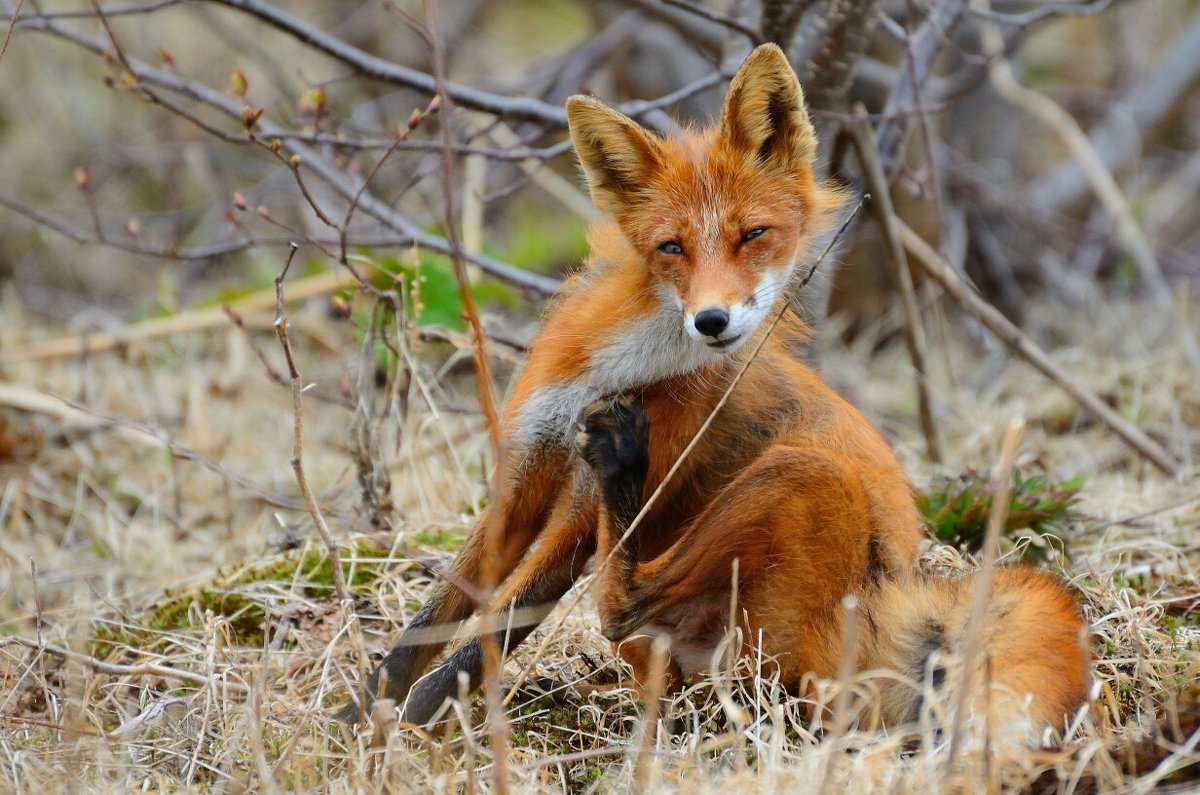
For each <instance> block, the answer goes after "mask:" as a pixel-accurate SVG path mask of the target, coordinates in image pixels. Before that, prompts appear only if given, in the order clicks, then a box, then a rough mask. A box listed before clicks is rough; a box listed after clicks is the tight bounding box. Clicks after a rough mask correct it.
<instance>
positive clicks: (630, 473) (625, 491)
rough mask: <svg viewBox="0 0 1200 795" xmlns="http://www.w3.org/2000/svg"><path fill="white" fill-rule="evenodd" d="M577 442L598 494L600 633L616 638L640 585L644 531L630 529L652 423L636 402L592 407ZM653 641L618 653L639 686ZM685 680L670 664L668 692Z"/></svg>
mask: <svg viewBox="0 0 1200 795" xmlns="http://www.w3.org/2000/svg"><path fill="white" fill-rule="evenodd" d="M581 425H582V428H581V429H580V431H579V433H578V434H576V444H577V446H578V447H579V450H580V453H581V455H582V456H583V459H584V461H586V462H587V464H588V465H589V466H590V467H591V469H592V473H593V477H594V478H595V488H596V490H597V492H598V496H599V516H598V517H597V529H596V577H597V583H596V588H597V589H598V593H597V599H596V601H597V604H598V606H599V612H600V626H601V631H602V632H603V633H604V635H605V636H606V637H610V638H611V637H613V629H612V628H613V626H614V624H615V623H618V622H619V621H620V620H621V618H622V617H623V616H624V615H626V613H627V611H628V609H629V605H630V604H631V597H630V591H631V589H632V588H633V587H634V586H635V584H636V583H635V579H634V574H635V572H636V570H637V565H638V557H639V550H640V547H641V545H640V543H639V532H638V529H637V528H634V531H633V532H632V533H629V534H628V537H626V534H627V531H628V530H629V527H630V525H631V524H632V523H633V520H634V519H635V518H636V517H637V514H638V512H639V511H640V510H641V508H642V504H643V496H644V493H645V489H646V472H647V470H648V468H649V463H650V451H649V439H650V437H649V433H650V422H649V420H648V419H647V418H646V413H645V412H644V411H643V410H642V405H641V403H640V402H639V401H637V400H636V399H631V398H627V397H620V398H617V399H616V400H613V399H607V398H606V399H603V400H600V401H596V402H595V403H593V404H591V405H590V406H589V407H588V408H587V410H586V411H585V412H584V418H583V421H582V423H581ZM650 643H651V639H650V638H649V637H647V636H639V637H636V638H629V639H623V642H622V643H620V644H618V645H617V646H616V649H617V652H618V653H619V654H620V655H621V657H622V658H623V659H624V660H625V661H626V662H627V663H629V665H630V666H631V667H632V668H633V672H634V680H635V681H633V682H626V683H623V685H631V686H634V687H639V688H640V685H641V684H644V683H646V682H647V681H648V677H649V676H650V675H651V671H650V666H651V655H650ZM682 681H683V677H682V673H681V671H680V669H679V666H678V664H676V662H675V661H674V660H669V661H668V667H667V670H666V671H665V682H664V685H665V686H664V689H663V690H664V692H671V691H673V690H675V689H676V687H677V686H678V685H679V684H680V683H681V682H682Z"/></svg>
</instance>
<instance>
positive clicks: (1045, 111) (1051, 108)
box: [983, 27, 1200, 372]
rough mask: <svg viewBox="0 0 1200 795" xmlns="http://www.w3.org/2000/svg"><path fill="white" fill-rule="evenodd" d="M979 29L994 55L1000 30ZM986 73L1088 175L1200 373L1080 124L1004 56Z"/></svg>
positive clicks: (1146, 251) (1192, 342)
mask: <svg viewBox="0 0 1200 795" xmlns="http://www.w3.org/2000/svg"><path fill="white" fill-rule="evenodd" d="M983 34H984V35H983V41H984V46H985V47H987V48H988V49H989V50H990V51H991V53H992V54H993V55H997V56H998V54H999V50H1000V48H1001V43H1000V40H999V39H1000V34H999V33H998V32H997V31H996V30H995V29H993V28H990V27H985V29H984V31H983ZM990 73H991V78H992V85H993V86H994V87H995V88H996V91H997V92H998V93H999V94H1000V96H1002V97H1004V99H1005V100H1006V101H1007V102H1009V103H1010V104H1012V105H1014V106H1015V107H1018V108H1020V109H1021V110H1023V111H1025V112H1026V113H1029V114H1030V115H1032V116H1034V117H1036V118H1038V119H1040V120H1041V121H1042V123H1043V124H1046V125H1047V126H1049V127H1050V128H1051V129H1053V130H1054V131H1055V132H1056V133H1057V134H1058V136H1059V137H1060V138H1061V139H1062V141H1063V143H1064V144H1065V145H1066V147H1067V149H1068V150H1069V151H1070V152H1071V154H1072V155H1074V156H1075V159H1076V160H1077V161H1078V162H1079V164H1080V167H1081V168H1082V169H1083V172H1084V174H1085V175H1086V177H1087V180H1088V184H1089V185H1091V187H1092V190H1093V191H1094V192H1095V193H1096V197H1097V198H1098V199H1099V200H1100V203H1101V204H1102V205H1103V206H1104V209H1105V210H1106V211H1107V212H1108V213H1109V215H1111V216H1112V218H1113V221H1114V223H1115V226H1116V232H1117V239H1118V240H1119V241H1120V243H1121V246H1122V248H1124V249H1125V251H1126V253H1128V254H1129V256H1130V257H1131V258H1132V259H1133V261H1134V263H1135V264H1136V265H1137V268H1138V271H1139V272H1140V274H1141V277H1142V280H1143V281H1144V282H1145V283H1146V284H1147V285H1148V286H1149V287H1150V291H1151V294H1152V295H1153V296H1154V300H1155V302H1156V303H1157V304H1158V305H1159V308H1160V309H1161V310H1162V311H1164V312H1166V313H1168V314H1169V315H1171V318H1172V321H1173V322H1174V324H1175V327H1176V332H1177V334H1178V337H1179V341H1180V346H1181V348H1182V349H1183V355H1184V359H1185V360H1186V361H1187V363H1188V366H1189V367H1191V368H1192V370H1194V371H1196V372H1200V344H1198V343H1197V342H1196V336H1195V334H1194V333H1193V332H1192V329H1191V327H1190V326H1189V325H1188V321H1187V318H1186V317H1184V316H1183V315H1182V314H1181V313H1180V312H1179V311H1178V309H1177V308H1176V306H1175V301H1174V300H1173V299H1172V297H1171V289H1170V287H1168V286H1167V282H1166V279H1165V278H1164V277H1163V273H1162V269H1161V268H1160V267H1159V265H1158V258H1157V257H1156V256H1155V254H1154V249H1153V248H1152V247H1151V246H1150V242H1149V241H1148V240H1147V239H1146V236H1145V235H1144V234H1143V233H1142V228H1141V226H1140V225H1139V224H1138V222H1137V220H1136V219H1135V218H1134V217H1133V211H1132V210H1131V209H1130V207H1129V202H1128V201H1127V200H1126V199H1125V195H1124V194H1123V193H1121V188H1120V187H1119V186H1118V185H1117V181H1116V179H1115V178H1114V177H1113V175H1112V173H1111V172H1110V171H1109V170H1108V169H1107V168H1105V166H1104V162H1103V160H1102V159H1101V158H1100V155H1099V154H1098V153H1097V152H1096V150H1095V149H1094V148H1093V147H1092V145H1091V142H1090V141H1089V140H1088V138H1087V136H1086V135H1085V134H1084V132H1083V130H1081V129H1080V127H1079V124H1078V123H1077V122H1076V121H1075V119H1074V117H1072V116H1071V114H1069V113H1067V112H1066V111H1065V110H1064V109H1063V108H1062V106H1061V105H1059V104H1058V103H1057V102H1055V101H1054V100H1052V99H1050V98H1049V97H1047V96H1046V95H1044V94H1040V93H1038V92H1036V91H1033V90H1032V89H1029V88H1026V87H1025V86H1023V85H1021V83H1020V82H1019V81H1018V80H1017V78H1016V76H1015V75H1013V71H1012V66H1011V65H1010V64H1009V62H1008V60H1007V59H1005V58H1000V57H997V59H996V60H995V61H993V62H992V66H991V70H990Z"/></svg>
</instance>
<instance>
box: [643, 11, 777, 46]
mask: <svg viewBox="0 0 1200 795" xmlns="http://www.w3.org/2000/svg"><path fill="white" fill-rule="evenodd" d="M662 3H663V5H667V6H671V7H672V8H678V9H679V10H680V11H686V12H688V13H689V14H694V15H695V16H698V17H700V18H701V19H705V20H708V21H709V22H713V23H715V24H717V25H720V26H721V27H723V28H728V29H729V30H731V31H733V32H734V33H740V34H741V35H743V36H745V37H746V38H747V39H749V40H750V43H751V44H754V45H758V44H762V43H763V42H764V41H765V39H764V38H763V35H762V32H761V31H758V30H755V29H754V28H752V27H750V26H749V25H747V24H746V23H745V22H743V21H742V20H740V19H736V18H735V17H731V16H729V15H728V14H718V13H717V12H716V11H711V10H709V9H707V8H705V7H704V6H702V5H701V4H700V3H698V2H696V0H662Z"/></svg>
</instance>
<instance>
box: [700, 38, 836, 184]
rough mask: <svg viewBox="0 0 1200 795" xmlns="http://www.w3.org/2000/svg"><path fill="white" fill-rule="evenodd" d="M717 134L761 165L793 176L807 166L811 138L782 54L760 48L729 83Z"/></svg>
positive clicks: (801, 96)
mask: <svg viewBox="0 0 1200 795" xmlns="http://www.w3.org/2000/svg"><path fill="white" fill-rule="evenodd" d="M721 135H722V136H723V137H724V138H725V139H726V140H727V141H728V142H729V144H730V145H731V146H733V147H734V149H736V150H741V151H743V152H745V153H746V154H749V155H752V156H754V157H755V158H757V160H758V161H759V162H760V163H761V164H762V165H764V166H766V167H768V168H776V169H780V170H783V171H784V172H786V173H789V174H794V173H798V172H800V171H802V170H804V169H807V168H809V167H811V166H812V161H813V158H814V157H815V156H816V153H817V135H816V133H815V132H814V131H813V126H812V122H810V121H809V119H808V112H807V111H805V109H804V92H803V91H801V90H800V81H799V80H797V79H796V73H795V72H794V71H792V66H791V64H789V63H788V61H787V57H786V56H784V54H783V51H782V50H780V49H779V48H778V47H776V46H775V45H774V44H763V45H761V46H760V47H758V48H756V49H755V50H754V52H752V53H750V55H749V56H748V57H747V58H746V61H745V63H743V64H742V68H741V69H738V72H737V74H736V75H734V77H733V81H732V82H731V83H730V84H729V93H728V94H727V95H726V96H725V107H724V109H723V110H722V111H721Z"/></svg>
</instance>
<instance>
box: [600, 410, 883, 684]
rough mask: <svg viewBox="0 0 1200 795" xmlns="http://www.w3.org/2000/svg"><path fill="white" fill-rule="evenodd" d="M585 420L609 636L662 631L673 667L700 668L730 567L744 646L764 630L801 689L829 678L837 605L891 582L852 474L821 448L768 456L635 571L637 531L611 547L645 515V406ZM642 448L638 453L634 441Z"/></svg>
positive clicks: (714, 632)
mask: <svg viewBox="0 0 1200 795" xmlns="http://www.w3.org/2000/svg"><path fill="white" fill-rule="evenodd" d="M584 422H585V426H586V430H585V431H584V432H583V433H581V435H580V439H579V445H580V448H581V450H582V453H583V456H584V458H585V460H587V461H588V462H589V463H590V464H591V465H592V468H593V471H594V473H595V475H596V477H597V481H598V487H599V490H600V493H601V501H602V508H601V511H600V514H601V515H600V521H599V525H598V527H599V529H598V533H597V550H598V556H597V559H598V560H601V559H602V558H601V557H600V555H602V554H603V553H604V552H605V551H608V550H613V554H612V561H611V564H610V565H609V566H608V568H607V569H606V570H603V571H601V572H600V573H599V575H598V576H600V577H601V578H602V579H601V582H600V583H599V587H600V591H601V592H600V595H599V597H598V602H599V606H600V616H601V626H602V630H603V632H604V634H605V635H606V636H607V637H608V638H609V639H610V640H613V641H623V640H625V639H626V638H629V637H630V636H631V635H633V634H634V633H635V632H636V631H637V630H639V629H641V628H642V627H645V626H647V625H651V626H654V625H657V626H660V627H662V626H666V627H669V628H670V630H671V635H672V638H673V641H674V643H675V656H676V660H683V659H684V657H683V656H682V655H687V656H688V657H689V659H690V658H695V659H694V660H693V661H692V662H693V663H694V662H697V661H698V662H700V663H702V664H703V663H706V662H707V660H706V659H705V652H706V651H707V650H709V649H715V647H716V644H717V643H718V642H719V641H720V638H721V628H722V627H723V626H724V625H725V624H726V623H727V617H728V610H729V598H730V593H731V589H732V572H733V567H734V562H735V561H736V562H737V566H738V572H739V574H738V614H739V616H738V617H739V619H741V618H742V617H743V614H745V615H748V619H747V620H744V621H741V623H742V625H743V628H744V629H745V630H747V639H748V640H757V635H758V632H759V631H760V630H761V631H763V633H764V642H765V645H767V646H768V647H769V648H770V649H771V650H772V651H773V652H775V653H777V654H782V655H784V656H786V657H787V658H788V659H786V660H781V661H780V664H781V665H782V666H784V668H785V669H786V670H787V672H788V674H789V678H791V677H793V676H794V677H795V678H796V681H797V682H798V681H799V676H800V675H802V674H803V673H805V672H808V671H813V672H816V673H817V674H819V675H822V676H832V675H833V674H834V673H835V672H836V669H837V663H838V660H839V659H840V656H841V648H840V646H841V637H842V631H841V623H842V618H841V616H842V608H841V600H842V598H843V597H844V596H846V595H847V594H850V593H858V592H860V591H862V590H863V589H864V588H866V587H869V586H870V585H871V583H872V582H873V581H877V580H879V579H881V578H888V577H890V576H892V574H894V572H892V571H891V568H892V567H891V566H890V565H889V564H887V563H886V562H885V559H884V558H885V556H884V555H883V554H882V553H881V552H880V546H881V543H880V532H879V530H878V529H877V528H876V527H875V523H874V521H873V519H872V515H871V509H870V501H869V499H868V496H867V494H866V490H865V487H864V486H863V483H862V480H861V478H860V477H859V476H858V475H857V473H856V470H855V469H854V466H853V465H852V464H851V463H850V462H849V461H847V460H846V459H845V458H843V457H842V456H840V455H838V454H836V453H833V452H830V451H827V450H823V449H813V448H804V447H791V446H782V445H777V446H774V447H771V448H769V449H768V450H767V451H766V452H765V453H764V454H763V455H762V456H761V457H760V458H759V459H758V460H757V461H755V462H754V463H753V464H752V465H751V466H749V467H748V468H747V469H746V470H745V471H744V472H742V474H741V475H739V476H738V477H737V478H736V479H735V480H734V481H733V482H731V483H730V484H729V485H728V486H727V487H726V488H725V489H723V490H722V491H721V492H720V493H719V494H717V495H715V497H714V498H713V499H712V500H711V502H710V503H709V505H708V506H707V508H706V509H705V510H704V511H703V512H702V513H701V514H700V516H699V517H697V518H696V520H695V521H694V522H693V523H692V524H691V526H690V527H688V528H687V529H685V530H684V531H683V533H682V535H681V537H680V539H679V541H677V542H676V543H675V545H674V546H672V547H671V548H670V549H668V550H667V551H666V552H664V553H663V554H662V555H660V556H658V557H657V558H654V559H652V560H649V561H642V562H639V561H638V549H639V544H638V539H637V531H636V529H635V531H634V533H633V534H632V535H631V536H630V537H629V538H628V539H625V540H624V541H623V542H621V543H618V542H619V541H620V539H621V537H622V535H624V534H625V532H626V530H627V528H628V527H629V525H630V522H631V521H632V519H633V517H634V516H635V515H636V513H637V511H638V509H639V508H640V506H641V495H642V489H643V487H644V481H645V460H646V457H645V455H644V452H645V444H644V439H645V431H646V427H645V420H644V417H643V416H642V415H641V409H640V406H638V405H637V404H636V403H631V402H628V401H620V402H617V403H616V404H614V405H613V406H612V408H611V409H610V410H607V411H605V410H603V407H597V408H596V409H595V410H593V411H589V413H588V414H587V415H586V418H585V421H584ZM637 439H641V440H642V444H641V446H640V447H639V445H638V444H636V443H634V442H633V441H631V440H637ZM691 667H695V665H694V664H693V665H691ZM638 674H639V675H641V674H642V672H641V671H639V672H638Z"/></svg>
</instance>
